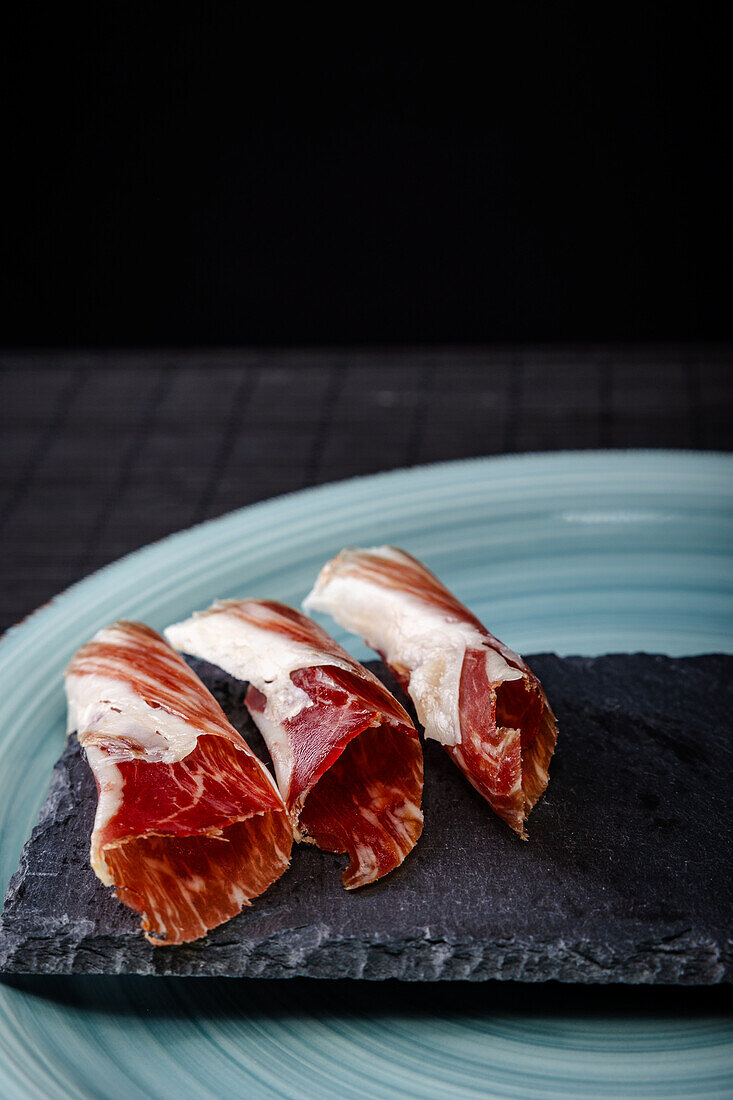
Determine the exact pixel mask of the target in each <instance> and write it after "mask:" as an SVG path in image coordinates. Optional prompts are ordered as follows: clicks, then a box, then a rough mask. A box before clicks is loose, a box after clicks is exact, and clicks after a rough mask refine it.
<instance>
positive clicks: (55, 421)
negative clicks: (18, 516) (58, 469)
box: [0, 367, 88, 529]
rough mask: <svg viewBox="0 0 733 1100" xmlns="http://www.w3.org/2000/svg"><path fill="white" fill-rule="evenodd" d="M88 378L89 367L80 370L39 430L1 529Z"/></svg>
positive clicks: (0, 512)
mask: <svg viewBox="0 0 733 1100" xmlns="http://www.w3.org/2000/svg"><path fill="white" fill-rule="evenodd" d="M87 375H88V368H87V367H77V368H76V370H75V371H73V373H72V374H71V377H70V378H69V380H68V382H67V383H66V385H65V386H64V388H63V389H62V391H61V393H60V394H59V395H58V397H57V398H56V402H55V404H54V409H53V413H52V414H51V417H50V420H49V421H48V422H47V424H46V425H45V426H44V427H42V428H41V429H40V430H39V435H38V439H37V440H36V444H35V446H34V447H33V450H32V451H31V454H30V455H29V456H28V459H27V461H26V463H25V466H24V468H23V470H22V471H21V473H20V475H19V477H18V479H17V481H16V482H15V485H14V486H13V488H12V490H11V492H10V495H9V496H8V498H7V500H6V502H5V504H4V505H3V507H2V508H0V529H2V528H3V527H4V526H5V524H6V523H7V522H8V520H9V519H10V518H11V516H12V515H13V513H14V512H15V510H16V508H17V507H18V506H19V505H20V504H21V502H22V500H23V497H24V496H25V494H26V492H27V491H28V490H29V489H30V487H31V485H32V484H33V480H34V478H35V476H36V474H37V473H38V470H39V469H40V466H41V462H42V461H43V457H44V455H45V454H46V452H47V451H48V450H49V449H50V448H51V447H52V446H53V444H54V442H55V441H56V438H57V436H58V434H59V432H60V431H61V429H62V428H63V426H64V424H65V422H66V418H67V417H68V415H69V412H70V411H71V406H72V404H73V403H74V400H75V399H76V398H77V397H78V395H79V393H80V392H81V389H82V387H83V385H84V383H85V382H86V379H87Z"/></svg>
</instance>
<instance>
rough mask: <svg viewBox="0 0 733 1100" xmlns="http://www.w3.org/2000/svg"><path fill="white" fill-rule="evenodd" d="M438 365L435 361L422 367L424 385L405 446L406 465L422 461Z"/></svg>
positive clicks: (416, 404)
mask: <svg viewBox="0 0 733 1100" xmlns="http://www.w3.org/2000/svg"><path fill="white" fill-rule="evenodd" d="M436 374H437V366H436V364H435V363H426V364H425V365H424V366H423V369H422V385H421V387H420V394H419V398H418V400H417V401H416V402H415V408H414V411H413V416H412V423H411V424H410V432H409V435H408V437H407V445H406V447H405V465H406V466H415V465H416V464H417V463H418V462H419V461H420V448H421V446H422V440H423V432H424V430H425V422H426V420H427V415H428V409H429V408H430V399H431V397H432V395H433V390H434V389H435V378H436Z"/></svg>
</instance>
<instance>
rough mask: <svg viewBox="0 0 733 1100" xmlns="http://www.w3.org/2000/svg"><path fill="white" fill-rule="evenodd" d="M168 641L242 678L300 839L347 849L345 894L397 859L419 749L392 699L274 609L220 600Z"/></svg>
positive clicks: (298, 618) (323, 637)
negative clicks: (347, 863) (346, 890)
mask: <svg viewBox="0 0 733 1100" xmlns="http://www.w3.org/2000/svg"><path fill="white" fill-rule="evenodd" d="M166 635H167V637H168V639H169V640H170V642H171V643H172V644H173V645H174V646H175V647H176V648H177V649H180V650H181V651H182V652H184V653H188V654H190V655H191V656H194V657H201V658H203V659H204V660H206V661H209V662H211V663H212V664H215V665H218V666H219V668H222V669H224V671H225V672H228V673H229V674H230V675H231V676H235V677H237V679H239V680H244V681H248V682H249V688H248V690H247V696H246V704H247V707H248V709H249V712H250V714H251V715H252V718H253V720H254V722H255V724H256V725H257V727H258V728H259V730H260V732H261V733H262V736H263V737H264V739H265V742H266V743H267V747H268V749H269V751H270V755H271V756H272V759H273V763H274V765H275V774H276V776H277V781H278V785H279V787H280V791H281V793H282V796H283V798H284V800H285V804H286V805H287V807H288V810H289V812H290V814H291V818H292V821H293V824H294V826H295V828H296V830H297V831H298V837H299V839H302V840H308V841H311V842H313V843H315V844H317V845H318V847H319V848H323V849H325V850H326V851H329V852H348V854H349V856H350V863H349V866H348V868H347V869H346V871H345V872H344V876H343V882H344V886H346V887H347V889H353V888H354V887H357V886H363V885H365V884H366V883H369V882H374V881H375V879H378V878H381V877H382V876H383V875H386V874H387V872H388V871H391V870H393V869H394V868H395V867H398V866H399V864H400V863H402V861H403V859H404V858H405V856H406V855H407V854H408V852H409V851H410V850H411V849H412V848H413V847H414V845H415V843H416V842H417V839H418V837H419V836H420V833H421V831H422V821H423V818H422V812H421V809H420V803H421V801H422V785H423V770H422V749H421V746H420V741H419V738H418V735H417V731H416V729H415V727H414V725H413V723H412V721H411V720H410V717H409V715H408V714H407V713H406V711H405V710H404V709H403V707H402V706H401V705H400V704H399V703H398V702H397V700H396V699H395V698H394V696H393V695H391V694H390V692H389V691H387V689H386V688H385V687H384V686H383V684H381V683H380V681H379V680H377V678H376V677H375V676H373V675H372V674H371V673H370V672H369V671H367V669H365V668H363V667H362V665H360V664H359V663H358V662H357V661H355V660H354V659H353V658H352V657H351V656H349V654H348V653H347V652H346V651H345V650H344V649H342V648H341V646H339V645H338V644H337V643H336V642H335V641H334V640H333V638H330V637H329V635H328V634H326V632H325V631H324V630H322V629H321V628H320V627H319V626H317V625H316V623H314V622H312V621H311V620H310V619H308V618H306V616H305V615H301V614H300V612H298V611H293V609H292V608H289V607H286V606H285V605H284V604H280V603H275V602H272V601H267V600H225V601H221V602H217V603H215V604H213V605H212V607H211V608H209V610H208V611H202V612H199V613H198V614H196V615H194V616H193V617H192V618H190V619H187V620H186V621H185V622H182V623H177V624H175V625H174V626H170V627H169V628H168V629H167V631H166Z"/></svg>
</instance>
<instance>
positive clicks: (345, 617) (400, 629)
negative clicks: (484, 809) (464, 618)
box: [303, 546, 523, 745]
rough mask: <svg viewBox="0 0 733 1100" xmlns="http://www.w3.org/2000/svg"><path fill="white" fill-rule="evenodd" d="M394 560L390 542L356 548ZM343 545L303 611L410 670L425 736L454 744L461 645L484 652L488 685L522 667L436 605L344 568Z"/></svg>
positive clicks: (347, 559)
mask: <svg viewBox="0 0 733 1100" xmlns="http://www.w3.org/2000/svg"><path fill="white" fill-rule="evenodd" d="M362 552H366V553H369V554H374V555H377V556H379V557H382V558H386V559H388V560H392V561H396V562H402V561H404V560H405V559H404V558H403V557H402V555H401V553H400V551H399V550H396V549H394V548H393V547H391V546H379V547H374V548H373V549H371V550H368V551H356V552H355V556H357V560H356V563H355V568H356V569H357V570H358V554H359V553H362ZM352 563H353V559H352V558H351V555H350V554H349V552H348V551H345V552H344V553H343V554H339V556H338V557H337V558H334V560H333V561H331V562H329V563H328V564H327V565H325V566H324V567H323V569H322V570H321V572H320V574H319V576H318V579H317V580H316V583H315V585H314V587H313V591H312V592H311V593H310V594H309V595H308V596H307V598H306V599H305V601H304V602H303V607H304V608H305V609H306V610H307V611H325V612H327V613H328V614H329V615H331V616H332V617H333V618H334V619H335V620H336V622H337V623H338V624H339V625H340V626H343V627H344V628H345V629H346V630H350V631H352V632H353V633H354V634H359V635H361V637H362V638H364V640H365V641H366V643H367V645H370V646H371V647H372V649H376V650H378V651H379V652H380V653H382V654H383V655H384V659H385V661H386V662H387V664H389V665H392V666H393V667H394V668H397V669H404V671H405V672H407V673H409V675H410V687H409V692H410V696H411V697H412V701H413V702H414V704H415V709H416V710H417V715H418V718H419V719H420V722H421V723H422V725H423V726H424V727H425V736H426V737H431V738H433V739H434V740H436V741H439V742H440V743H441V744H443V745H458V744H460V742H461V725H460V718H459V713H458V696H459V689H460V683H461V669H462V667H463V658H464V655H465V653H466V650H467V649H483V648H485V650H486V668H487V673H488V678H489V681H490V682H491V683H493V684H499V683H503V682H504V681H506V680H521V679H522V675H523V674H522V672H520V670H519V669H517V668H514V667H513V666H512V665H510V664H509V663H508V662H507V661H506V660H505V659H504V657H503V656H502V655H501V653H498V652H497V651H496V650H495V649H491V648H488V647H486V636H485V634H482V633H481V631H480V630H478V629H477V628H476V627H475V626H474V625H473V624H472V623H470V622H460V621H456V620H455V619H452V618H449V617H448V616H447V615H446V614H445V612H444V611H442V610H441V608H440V607H437V606H435V605H434V604H432V603H430V602H429V601H428V600H423V599H421V598H420V597H418V596H413V595H412V594H411V593H408V592H402V591H400V590H398V589H395V588H391V587H387V586H386V585H380V584H378V583H376V582H375V581H372V580H370V579H366V578H362V577H360V576H358V575H356V573H355V572H351V571H350V567H351V566H352Z"/></svg>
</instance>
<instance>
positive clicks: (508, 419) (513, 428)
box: [500, 355, 525, 454]
mask: <svg viewBox="0 0 733 1100" xmlns="http://www.w3.org/2000/svg"><path fill="white" fill-rule="evenodd" d="M510 365H511V374H510V375H509V393H508V395H507V397H508V399H507V411H506V416H505V418H504V439H503V441H502V448H501V452H500V453H504V454H507V453H512V452H514V451H515V450H516V447H517V438H518V432H517V425H518V422H519V419H520V415H521V410H522V404H523V401H524V373H525V372H524V360H523V359H522V358H521V357H520V356H519V355H513V356H512V357H511V359H510Z"/></svg>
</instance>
